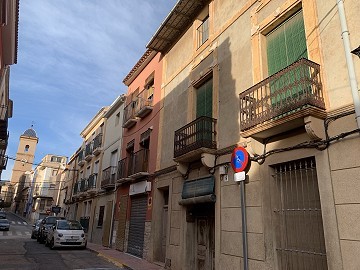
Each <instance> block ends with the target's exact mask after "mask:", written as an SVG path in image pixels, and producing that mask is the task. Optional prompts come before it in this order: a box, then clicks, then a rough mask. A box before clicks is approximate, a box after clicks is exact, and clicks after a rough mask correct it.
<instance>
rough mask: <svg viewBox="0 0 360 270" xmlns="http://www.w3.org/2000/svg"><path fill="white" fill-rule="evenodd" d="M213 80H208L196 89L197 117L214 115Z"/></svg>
mask: <svg viewBox="0 0 360 270" xmlns="http://www.w3.org/2000/svg"><path fill="white" fill-rule="evenodd" d="M212 88H213V80H212V78H211V79H210V80H207V81H206V82H205V83H203V84H202V85H200V86H199V87H198V88H197V89H196V118H198V117H200V116H208V117H212V106H213V105H212V95H213V91H212V90H213V89H212Z"/></svg>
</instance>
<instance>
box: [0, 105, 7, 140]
mask: <svg viewBox="0 0 360 270" xmlns="http://www.w3.org/2000/svg"><path fill="white" fill-rule="evenodd" d="M8 109H9V107H8V106H7V105H1V106H0V139H2V140H4V139H7V135H8Z"/></svg>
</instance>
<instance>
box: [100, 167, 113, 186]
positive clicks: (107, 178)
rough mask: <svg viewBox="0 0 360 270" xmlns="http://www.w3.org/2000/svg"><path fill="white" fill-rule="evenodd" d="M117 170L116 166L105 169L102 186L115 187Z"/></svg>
mask: <svg viewBox="0 0 360 270" xmlns="http://www.w3.org/2000/svg"><path fill="white" fill-rule="evenodd" d="M116 170H117V168H116V166H110V167H107V168H106V169H105V170H103V173H102V180H101V188H108V187H113V186H114V185H115V181H116Z"/></svg>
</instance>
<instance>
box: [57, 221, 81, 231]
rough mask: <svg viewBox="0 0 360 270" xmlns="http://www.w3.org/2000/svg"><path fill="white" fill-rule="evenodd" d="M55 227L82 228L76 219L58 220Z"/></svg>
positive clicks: (64, 228)
mask: <svg viewBox="0 0 360 270" xmlns="http://www.w3.org/2000/svg"><path fill="white" fill-rule="evenodd" d="M57 228H58V229H59V230H82V229H83V228H82V226H81V224H80V223H79V222H78V221H69V220H60V221H58V225H57Z"/></svg>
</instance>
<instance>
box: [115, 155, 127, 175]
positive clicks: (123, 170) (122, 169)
mask: <svg viewBox="0 0 360 270" xmlns="http://www.w3.org/2000/svg"><path fill="white" fill-rule="evenodd" d="M127 161H128V158H123V159H122V160H119V162H118V167H117V178H118V179H124V178H126V177H128V169H127V167H128V162H127Z"/></svg>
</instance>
